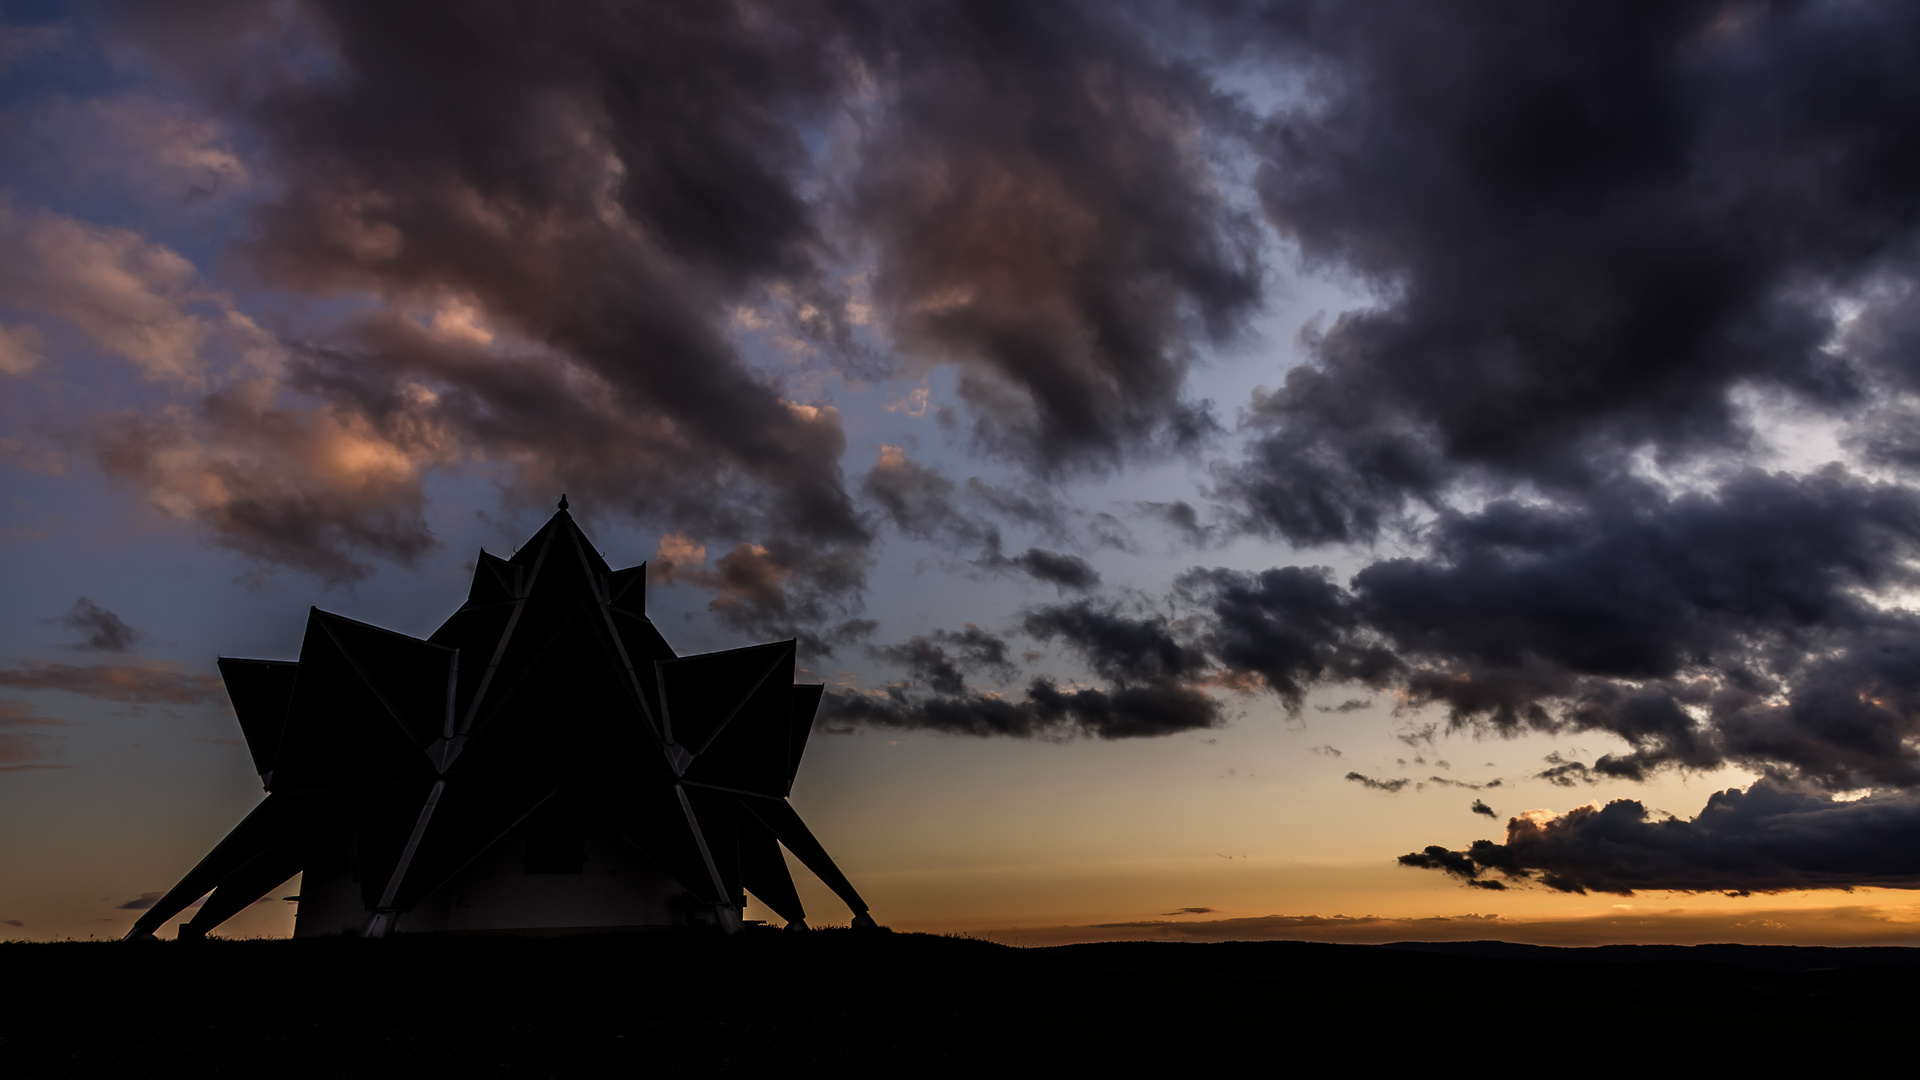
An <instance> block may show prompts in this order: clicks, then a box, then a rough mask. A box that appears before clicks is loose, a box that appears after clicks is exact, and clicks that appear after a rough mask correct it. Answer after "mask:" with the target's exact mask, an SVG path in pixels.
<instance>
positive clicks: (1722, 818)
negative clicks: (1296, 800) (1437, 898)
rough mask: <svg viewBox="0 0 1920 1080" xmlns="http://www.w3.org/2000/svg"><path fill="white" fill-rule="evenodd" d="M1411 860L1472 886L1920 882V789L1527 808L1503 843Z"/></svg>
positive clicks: (1772, 790)
mask: <svg viewBox="0 0 1920 1080" xmlns="http://www.w3.org/2000/svg"><path fill="white" fill-rule="evenodd" d="M1400 861H1401V863H1403V864H1405V865H1407V866H1415V867H1423V868H1426V869H1434V870H1444V871H1446V872H1447V873H1449V874H1453V875H1455V876H1456V877H1459V878H1461V879H1462V880H1464V881H1466V882H1467V883H1469V884H1475V885H1481V886H1486V885H1498V884H1500V883H1499V882H1497V881H1488V880H1487V879H1486V878H1484V877H1483V876H1482V875H1484V874H1486V873H1489V872H1495V871H1497V872H1499V873H1501V874H1503V875H1505V876H1506V877H1507V878H1508V879H1509V880H1511V879H1529V878H1537V879H1538V880H1539V882H1540V883H1541V884H1543V885H1545V886H1547V887H1548V888H1552V889H1558V890H1561V891H1563V892H1603V893H1619V894H1621V895H1632V894H1633V892H1634V891H1635V890H1637V889H1672V890H1677V891H1683V892H1707V891H1716V890H1723V891H1730V892H1736V893H1748V892H1785V891H1788V890H1797V889H1832V888H1843V889H1850V888H1863V887H1869V886H1871V887H1878V888H1890V889H1913V888H1920V793H1914V792H1896V793H1888V794H1878V793H1876V794H1871V795H1867V796H1865V797H1863V798H1858V799H1854V800H1852V801H1842V800H1839V799H1835V798H1833V797H1832V796H1830V795H1827V794H1826V793H1824V792H1806V791H1794V790H1791V789H1788V788H1784V787H1781V786H1779V785H1777V784H1773V783H1770V782H1767V781H1761V782H1760V783H1757V784H1755V785H1753V787H1751V788H1749V789H1748V790H1747V791H1745V792H1741V791H1738V790H1727V791H1722V792H1720V793H1718V794H1716V795H1714V796H1713V797H1712V798H1710V799H1708V800H1707V806H1706V809H1704V810H1702V811H1701V812H1700V814H1699V816H1697V817H1695V818H1693V819H1692V820H1690V821H1683V820H1680V819H1678V818H1666V819H1660V818H1656V817H1655V816H1653V815H1651V814H1649V813H1648V811H1647V808H1646V807H1645V806H1644V805H1642V804H1641V803H1640V802H1638V801H1637V800H1633V799H1616V800H1614V801H1612V802H1610V803H1608V804H1607V805H1605V806H1585V807H1580V808H1579V809H1576V810H1572V811H1569V812H1567V813H1565V814H1562V815H1560V816H1558V817H1555V816H1551V815H1544V814H1532V815H1521V816H1520V817H1517V818H1514V819H1512V820H1511V821H1509V822H1508V824H1507V838H1506V842H1505V843H1503V844H1496V843H1494V842H1492V841H1489V840H1480V841H1476V842H1475V843H1474V844H1473V846H1471V847H1469V848H1468V849H1467V850H1465V851H1449V850H1447V849H1446V848H1444V847H1429V848H1427V849H1426V850H1425V851H1424V852H1418V853H1415V854H1412V855H1403V856H1401V858H1400Z"/></svg>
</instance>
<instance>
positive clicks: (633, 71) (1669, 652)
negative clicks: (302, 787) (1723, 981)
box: [0, 0, 1920, 944]
mask: <svg viewBox="0 0 1920 1080" xmlns="http://www.w3.org/2000/svg"><path fill="white" fill-rule="evenodd" d="M0 13H4V15H3V20H4V21H3V23H0V483H4V492H3V493H4V501H3V502H0V505H3V506H4V517H3V518H0V559H3V560H4V565H5V567H6V570H5V571H4V577H0V582H4V586H5V592H4V596H5V602H4V604H0V938H28V939H48V938H59V937H76V938H85V937H88V936H97V937H118V936H120V935H121V934H123V933H124V932H125V931H126V929H127V927H128V926H129V925H131V923H132V922H133V920H134V918H136V917H137V915H138V912H139V911H140V910H142V908H143V904H144V905H150V904H151V901H152V898H153V896H155V895H156V894H158V893H159V892H161V891H164V890H166V889H167V888H169V887H170V886H172V885H173V884H174V882H175V881H177V880H178V879H179V877H180V876H181V874H183V873H184V872H185V871H186V870H187V869H188V868H189V867H191V866H192V864H193V863H194V862H195V861H196V860H197V859H198V858H200V856H201V855H203V854H204V853H205V852H206V851H207V850H208V849H209V848H210V847H211V846H212V845H213V844H214V843H215V842H216V841H218V840H219V839H220V837H221V836H223V835H224V834H225V833H226V832H227V830H228V829H230V828H231V827H232V825H233V824H234V823H235V822H237V821H238V820H239V819H240V818H241V817H242V816H243V815H244V814H245V813H246V812H247V811H248V810H249V809H250V808H251V807H252V806H253V805H254V804H255V803H257V802H258V801H259V799H260V798H261V791H260V784H259V781H258V779H257V778H256V776H255V775H254V773H253V769H252V766H251V764H250V761H249V758H248V755H247V752H246V748H245V746H244V744H243V743H242V741H241V740H240V732H239V727H238V725H237V722H236V721H235V719H234V716H233V713H232V710H231V708H230V706H229V704H228V702H227V699H226V696H225V692H224V690H223V689H222V686H221V684H220V681H219V677H218V674H217V672H216V670H215V667H214V658H215V657H216V656H223V655H224V656H251V657H270V658H292V657H294V656H295V655H296V654H297V653H298V650H299V646H300V638H301V633H302V629H303V627H304V626H305V623H306V619H307V613H308V609H309V608H310V607H314V606H317V607H320V608H323V609H325V610H328V611H332V612H337V613H339V614H342V615H345V616H349V617H351V618H354V619H359V620H364V621H367V622H372V623H376V624H379V625H381V626H386V627H390V628H392V629H395V630H399V631H402V632H405V633H409V634H414V635H419V636H424V635H426V634H427V633H429V632H430V631H432V630H433V628H434V627H436V626H437V625H438V624H439V623H440V622H441V621H442V620H443V619H444V618H445V617H446V616H447V615H448V614H449V613H451V612H452V611H453V610H454V608H456V607H458V606H459V604H460V603H461V602H462V601H463V600H464V599H465V597H466V593H467V582H468V579H469V577H470V575H471V573H472V570H473V566H474V560H475V557H476V553H477V552H478V551H480V550H481V549H485V550H488V551H491V552H495V553H497V554H501V555H505V554H508V553H509V552H511V551H512V550H513V547H514V545H516V544H518V543H521V542H522V541H524V540H525V539H526V538H527V537H528V536H529V535H531V534H532V532H533V531H534V530H535V529H536V528H538V527H539V525H540V524H541V523H542V522H544V521H545V520H546V519H547V517H548V516H549V515H550V514H552V513H553V510H554V505H555V503H556V502H557V500H558V499H559V497H560V495H561V494H562V493H563V492H564V493H565V494H566V495H567V498H568V500H569V503H570V505H571V508H572V512H573V514H574V515H575V517H576V518H577V519H578V520H579V521H580V522H581V524H582V526H583V528H584V529H585V530H586V532H587V534H588V535H589V536H590V537H592V538H593V540H594V541H595V543H597V544H598V546H599V547H600V549H601V550H602V551H603V552H604V553H605V555H606V557H607V559H608V561H609V562H610V563H612V564H613V565H615V566H627V565H632V564H636V563H640V562H647V563H649V565H650V591H649V594H648V597H649V604H650V607H651V614H652V618H653V620H654V622H655V623H656V624H657V625H658V626H659V627H660V629H661V630H662V631H663V632H664V634H665V635H666V636H667V638H668V640H669V641H671V642H672V644H673V645H674V646H675V647H676V648H677V649H678V650H680V651H681V652H682V653H687V652H697V651H706V650H712V649H723V648H732V647H736V646H741V645H747V644H751V643H755V642H761V641H768V640H774V639H786V638H797V639H798V641H799V643H800V662H801V665H802V667H803V668H804V669H805V670H804V671H803V672H802V675H801V677H802V678H803V679H808V680H810V681H824V682H826V683H828V684H829V689H828V694H827V697H826V700H825V704H824V705H823V708H822V712H821V717H820V719H819V721H818V722H817V724H816V734H815V736H814V738H813V741H812V743H811V745H810V747H809V750H808V756H807V760H806V763H805V765H804V766H803V767H802V769H801V772H800V776H799V781H798V784H797V786H796V788H795V791H794V796H793V801H794V803H795V805H796V806H797V807H798V808H799V809H800V810H801V811H802V813H803V814H804V815H805V817H806V819H807V820H808V822H809V823H810V824H811V826H812V827H813V829H814V831H815V832H816V833H817V834H818V835H819V836H820V838H821V839H822V840H823V841H824V842H825V843H826V845H827V846H828V848H829V849H830V850H831V851H832V852H833V853H834V855H835V857H836V858H837V859H838V860H839V863H840V865H841V867H842V868H843V869H844V870H845V871H846V872H847V874H848V876H849V877H850V878H851V879H852V880H853V881H854V882H855V883H856V885H858V887H859V888H860V890H861V891H862V893H863V894H864V895H865V896H866V899H867V900H868V901H869V902H870V903H871V905H872V910H873V914H874V915H875V916H876V917H877V918H878V919H879V920H880V921H881V922H883V923H886V924H889V925H892V926H894V927H897V928H900V929H907V930H927V931H943V932H944V931H962V932H967V933H971V934H975V935H984V936H989V937H992V938H993V939H994V940H999V941H1008V942H1019V943H1030V944H1047V943H1053V942H1061V941H1070V940H1088V939H1099V938H1111V937H1184V938H1200V939H1206V938H1241V937H1287V938H1299V937H1305V938H1325V939H1334V940H1356V941H1366V940H1396V939H1408V938H1427V939H1437V938H1494V937H1498V938H1506V939H1508V940H1523V941H1540V942H1544V943H1578V944H1593V943H1599V942H1603V941H1729V940H1735V941H1754V942H1823V943H1899V942H1906V943H1916V944H1920V904H1916V898H1915V894H1914V893H1913V892H1912V890H1914V889H1915V888H1920V666H1917V662H1920V611H1916V609H1915V607H1914V604H1915V602H1916V596H1920V593H1917V592H1916V589H1920V562H1916V556H1920V79H1917V78H1915V76H1914V74H1913V73H1914V72H1915V71H1920V8H1916V7H1915V6H1914V5H1911V4H1903V3H1894V2H1886V3H1876V2H1870V0H1858V2H1856V0H1846V2H1840V0H1830V2H1808V3H1800V4H1760V3H1751V4H1748V3H1685V2H1674V0H1661V2H1648V3H1599V2H1594V3H1562V4H1539V3H1533V2H1526V0H1510V2H1496V0H1485V2H1462V3H1452V4H1433V3H1428V2H1424V0H1380V2H1377V3H1362V4H1356V3H1351V2H1326V3H1316V2H1310V0H1301V2H1287V0H1269V2H1264V3H1258V2H1247V3H1235V2H1231V0H1218V2H1199V0H1196V2H1193V3H1186V4H1180V3H1171V2H1169V3H1140V4H1133V3H1086V4H1079V3H1071V2H1050V3H1036V4H1022V3H1019V2H1014V0H1007V2H983V3H961V2H942V0H928V2H918V0H908V2H874V3H867V2H864V0H844V2H840V0H794V2H790V3H784V2H769V3H755V2H749V0H743V2H738V3H710V4H688V3H680V4H671V3H660V2H654V0H637V2H618V0H601V2H592V3H577V4H576V3H568V4H556V3H532V2H527V3H516V2H511V0H498V2H490V3H474V2H447V3H429V2H421V3H408V4H394V3H390V2H389V3H373V2H368V3H350V2H327V0H304V2H303V0H275V2H251V0H202V2H193V3H187V2H171V0H138V2H134V0H129V2H126V3H90V4H57V3H47V4H41V3H12V2H0ZM796 879H797V881H798V883H799V886H800V889H801V894H802V896H803V898H804V899H805V900H806V902H807V905H808V909H809V913H810V915H813V913H816V912H817V913H819V914H818V915H817V916H814V921H815V922H825V923H831V922H835V921H844V907H843V906H841V905H839V904H838V902H837V901H835V900H834V899H833V897H832V896H831V894H830V893H828V892H827V890H826V889H825V888H824V887H823V886H820V885H819V883H818V882H817V881H815V880H814V879H813V878H812V877H811V875H808V874H806V873H805V872H804V871H801V872H799V873H797V874H796ZM297 891H298V882H297V881H295V882H290V883H289V884H288V885H287V886H286V887H285V888H283V889H281V890H278V891H276V893H275V894H274V898H273V899H270V900H269V901H266V902H263V903H261V904H257V905H255V906H254V907H253V908H251V909H249V910H248V911H246V912H244V913H243V914H242V915H240V916H238V917H236V918H235V919H234V920H232V921H231V922H229V923H228V924H227V925H226V927H225V928H224V929H223V932H225V933H229V934H241V935H262V934H286V933H288V932H290V930H291V927H292V921H293V907H294V905H292V904H288V903H283V902H281V901H280V900H279V899H277V897H278V896H280V895H283V894H284V895H293V894H294V893H297ZM748 916H749V917H750V918H759V917H763V913H762V912H756V911H755V910H753V909H752V908H750V910H749V912H748Z"/></svg>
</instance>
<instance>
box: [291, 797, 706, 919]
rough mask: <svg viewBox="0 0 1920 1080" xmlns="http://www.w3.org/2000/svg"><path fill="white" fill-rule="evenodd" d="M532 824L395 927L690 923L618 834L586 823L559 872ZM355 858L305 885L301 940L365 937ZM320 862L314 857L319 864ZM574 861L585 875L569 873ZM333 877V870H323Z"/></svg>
mask: <svg viewBox="0 0 1920 1080" xmlns="http://www.w3.org/2000/svg"><path fill="white" fill-rule="evenodd" d="M541 839H542V838H541V837H540V836H538V835H537V832H536V829H535V827H534V826H530V825H523V826H521V827H520V828H517V829H515V830H514V831H512V832H510V833H508V834H507V835H506V836H504V837H502V838H501V839H500V842H499V843H496V844H495V845H493V847H492V848H490V849H488V850H487V852H486V853H485V854H483V855H481V856H480V857H479V858H478V859H476V860H474V861H473V863H471V864H470V865H468V866H467V867H466V868H465V869H464V870H462V871H461V872H460V873H458V874H456V875H455V876H454V877H453V879H452V880H450V881H448V882H447V883H446V884H445V885H443V886H441V887H440V888H439V889H438V890H436V891H435V892H434V893H433V894H431V895H429V896H428V897H427V898H426V899H425V900H423V901H421V903H420V904H419V905H418V906H416V907H415V908H414V909H413V910H412V911H409V912H406V913H405V914H403V915H401V916H400V918H399V919H398V921H397V922H396V924H395V926H394V930H395V931H396V932H399V933H435V932H456V933H458V932H486V931H516V930H517V931H555V930H558V931H566V930H587V929H627V928H638V927H649V926H684V925H686V923H687V911H686V909H685V907H684V905H683V904H682V903H681V893H682V891H683V890H682V889H681V887H680V885H679V883H678V882H676V881H674V880H673V878H671V877H669V876H668V875H667V874H666V872H665V871H663V870H661V869H660V868H659V867H658V866H657V865H655V864H654V863H653V861H652V860H651V859H648V858H647V857H646V856H645V855H643V854H641V853H640V852H639V851H638V850H637V849H635V848H634V847H633V846H632V845H630V844H628V843H627V842H626V841H625V840H622V839H621V838H620V837H618V836H617V835H614V834H613V833H610V832H607V831H605V830H601V829H596V828H591V827H589V828H588V829H587V830H586V835H585V843H584V845H582V848H583V850H581V851H580V853H579V855H578V856H577V857H576V858H575V859H570V860H564V861H563V863H562V865H567V866H569V868H568V869H563V870H559V871H555V870H554V869H552V867H553V866H554V865H555V863H554V860H552V859H551V858H550V857H546V858H543V857H542V856H543V854H545V853H544V852H543V851H542V848H543V846H544V845H543V844H542V843H541ZM348 863H349V860H346V859H341V860H337V862H336V864H335V865H334V866H330V867H322V872H321V873H319V874H316V873H315V872H314V871H312V870H309V871H308V873H307V875H306V879H305V880H303V881H302V883H301V886H300V908H299V913H298V915H297V917H296V919H295V921H294V936H295V937H315V936H319V935H324V934H338V933H358V932H359V931H360V929H361V927H362V926H364V925H365V923H366V919H367V913H366V911H365V909H364V908H363V907H362V906H361V899H360V884H359V881H358V880H357V879H356V878H355V876H354V874H353V873H352V871H351V869H350V866H349V865H346V864H348ZM320 865H321V860H316V866H320ZM574 865H577V866H578V869H577V870H575V869H571V868H570V867H571V866H574ZM326 871H331V872H326Z"/></svg>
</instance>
